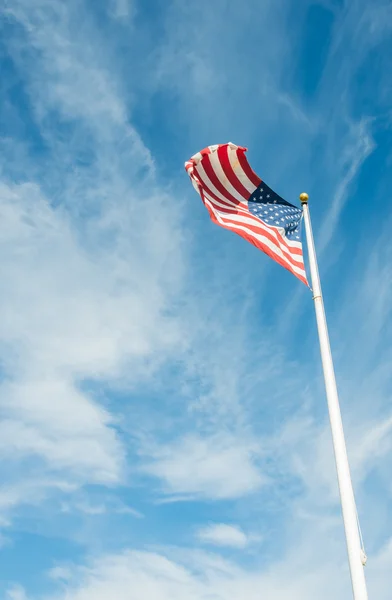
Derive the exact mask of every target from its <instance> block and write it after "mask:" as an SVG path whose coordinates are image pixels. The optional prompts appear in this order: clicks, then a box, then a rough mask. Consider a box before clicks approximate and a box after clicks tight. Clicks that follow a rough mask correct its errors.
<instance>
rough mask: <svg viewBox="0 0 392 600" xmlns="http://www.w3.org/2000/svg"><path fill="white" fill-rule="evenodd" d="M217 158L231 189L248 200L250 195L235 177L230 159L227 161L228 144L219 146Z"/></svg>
mask: <svg viewBox="0 0 392 600" xmlns="http://www.w3.org/2000/svg"><path fill="white" fill-rule="evenodd" d="M236 154H237V156H238V152H236ZM218 158H219V162H220V164H221V165H222V169H223V172H224V174H225V175H226V177H227V179H228V180H229V181H230V183H231V185H232V186H233V188H234V189H235V190H236V191H237V192H238V193H239V194H241V196H242V197H243V198H244V199H245V200H248V199H249V198H250V196H251V194H250V192H249V191H248V190H247V189H246V187H244V186H243V184H242V183H241V180H240V179H239V178H238V177H237V175H236V174H235V171H234V170H233V167H232V166H231V163H230V159H229V145H228V144H225V145H224V146H219V149H218Z"/></svg>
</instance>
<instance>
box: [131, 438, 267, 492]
mask: <svg viewBox="0 0 392 600" xmlns="http://www.w3.org/2000/svg"><path fill="white" fill-rule="evenodd" d="M257 454H258V448H257V447H256V446H255V445H253V446H252V445H251V444H249V443H247V442H246V441H242V440H238V439H235V438H234V437H232V436H230V435H223V434H222V435H215V436H212V437H199V436H195V435H189V436H186V437H184V438H182V439H180V440H178V441H177V442H174V443H171V444H168V445H167V446H160V447H159V449H157V450H155V451H154V453H153V458H154V459H153V460H152V461H149V462H147V463H146V464H145V465H144V467H143V470H144V472H145V473H147V474H149V475H153V476H155V477H158V478H159V479H161V480H162V482H163V485H164V491H165V493H166V494H169V495H171V496H173V499H176V498H177V497H179V498H181V499H183V498H184V497H189V498H193V497H206V498H215V499H218V498H220V499H222V498H237V497H240V496H244V495H246V494H250V493H252V492H255V491H256V490H258V489H259V488H260V487H261V486H262V485H263V484H265V483H266V482H267V478H266V477H264V476H263V474H262V473H260V470H259V469H258V466H257Z"/></svg>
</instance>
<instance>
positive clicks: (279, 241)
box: [207, 192, 303, 256]
mask: <svg viewBox="0 0 392 600" xmlns="http://www.w3.org/2000/svg"><path fill="white" fill-rule="evenodd" d="M207 193H208V195H209V192H207ZM215 200H216V199H215ZM210 202H211V203H212V204H213V205H214V208H216V210H218V211H223V212H225V213H227V214H230V213H231V214H238V215H244V216H246V217H248V218H249V219H251V220H252V221H253V222H254V225H248V224H247V225H246V226H247V227H250V228H254V231H255V232H256V233H257V231H256V230H257V229H262V231H268V232H269V235H268V237H270V238H271V240H272V238H274V243H276V245H281V246H284V247H285V248H286V249H287V250H288V252H290V254H293V255H298V256H302V255H303V254H302V250H301V248H298V247H297V246H289V245H288V243H287V241H286V239H285V238H284V237H283V236H282V234H281V233H280V232H279V231H278V230H277V229H275V228H274V227H271V226H270V225H267V224H266V223H264V221H262V220H261V219H259V218H258V217H255V216H254V215H253V214H252V213H251V212H249V211H247V210H246V209H233V208H231V207H227V208H226V207H225V208H222V207H220V206H219V205H215V203H214V202H213V201H212V199H211V200H210ZM218 202H219V200H218ZM272 231H273V232H275V234H276V237H275V236H274V234H273V233H272Z"/></svg>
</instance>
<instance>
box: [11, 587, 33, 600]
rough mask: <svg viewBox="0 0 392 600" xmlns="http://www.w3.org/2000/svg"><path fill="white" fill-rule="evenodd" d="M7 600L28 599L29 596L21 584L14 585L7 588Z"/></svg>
mask: <svg viewBox="0 0 392 600" xmlns="http://www.w3.org/2000/svg"><path fill="white" fill-rule="evenodd" d="M6 600H28V598H27V596H26V592H25V590H24V589H23V588H22V587H21V586H20V585H14V586H12V587H11V588H9V589H8V590H7V595H6Z"/></svg>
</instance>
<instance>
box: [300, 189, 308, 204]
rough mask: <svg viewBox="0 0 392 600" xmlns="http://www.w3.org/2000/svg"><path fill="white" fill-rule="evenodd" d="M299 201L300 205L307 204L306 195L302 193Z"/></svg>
mask: <svg viewBox="0 0 392 600" xmlns="http://www.w3.org/2000/svg"><path fill="white" fill-rule="evenodd" d="M299 199H300V200H301V204H307V203H308V200H309V196H308V194H305V192H302V194H300V195H299Z"/></svg>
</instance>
